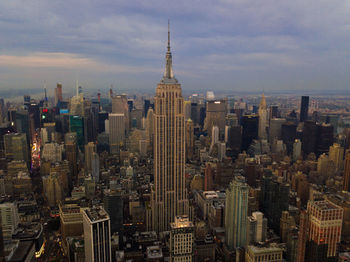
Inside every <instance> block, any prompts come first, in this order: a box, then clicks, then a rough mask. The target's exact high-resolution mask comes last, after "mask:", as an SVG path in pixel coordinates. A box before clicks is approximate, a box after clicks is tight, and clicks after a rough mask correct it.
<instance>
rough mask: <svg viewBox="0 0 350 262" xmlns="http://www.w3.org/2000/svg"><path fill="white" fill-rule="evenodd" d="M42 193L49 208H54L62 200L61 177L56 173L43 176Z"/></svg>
mask: <svg viewBox="0 0 350 262" xmlns="http://www.w3.org/2000/svg"><path fill="white" fill-rule="evenodd" d="M42 180H43V191H44V194H45V196H46V199H47V202H48V204H49V206H50V207H54V206H56V205H58V204H59V203H60V201H61V200H63V197H64V192H63V187H62V180H61V176H60V174H59V173H58V172H50V174H49V175H48V176H44V177H43V178H42Z"/></svg>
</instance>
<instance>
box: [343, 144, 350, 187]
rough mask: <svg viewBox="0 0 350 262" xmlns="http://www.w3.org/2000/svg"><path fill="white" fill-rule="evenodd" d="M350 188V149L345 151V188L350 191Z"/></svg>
mask: <svg viewBox="0 0 350 262" xmlns="http://www.w3.org/2000/svg"><path fill="white" fill-rule="evenodd" d="M349 189H350V150H349V149H348V150H346V152H345V164H344V181H343V190H344V191H349Z"/></svg>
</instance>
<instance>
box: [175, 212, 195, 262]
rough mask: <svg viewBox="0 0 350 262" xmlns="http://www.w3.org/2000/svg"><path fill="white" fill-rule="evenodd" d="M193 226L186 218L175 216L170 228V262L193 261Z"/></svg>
mask: <svg viewBox="0 0 350 262" xmlns="http://www.w3.org/2000/svg"><path fill="white" fill-rule="evenodd" d="M193 242H194V225H193V223H192V222H191V221H190V220H189V218H188V216H176V217H175V221H174V222H172V223H171V226H170V261H173V262H180V261H186V262H192V261H193Z"/></svg>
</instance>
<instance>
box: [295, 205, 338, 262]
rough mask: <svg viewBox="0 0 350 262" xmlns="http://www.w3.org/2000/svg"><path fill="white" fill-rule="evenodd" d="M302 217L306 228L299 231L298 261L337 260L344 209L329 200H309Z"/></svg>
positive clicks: (325, 261)
mask: <svg viewBox="0 0 350 262" xmlns="http://www.w3.org/2000/svg"><path fill="white" fill-rule="evenodd" d="M302 219H303V220H304V221H301V226H303V227H304V228H302V229H301V230H300V233H299V247H298V248H299V254H298V256H300V257H299V259H298V261H299V262H302V261H308V262H328V261H337V255H338V245H339V244H340V239H341V231H342V222H343V209H342V208H341V207H339V206H337V205H335V204H333V203H332V202H330V201H328V200H322V201H309V202H308V204H307V211H306V214H303V216H302V217H301V220H302ZM302 234H304V235H302Z"/></svg>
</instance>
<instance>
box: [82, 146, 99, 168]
mask: <svg viewBox="0 0 350 262" xmlns="http://www.w3.org/2000/svg"><path fill="white" fill-rule="evenodd" d="M96 152H97V147H96V144H95V143H93V142H89V143H87V144H86V145H85V152H84V153H85V167H86V171H87V172H89V173H91V171H92V155H93V153H96Z"/></svg>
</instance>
